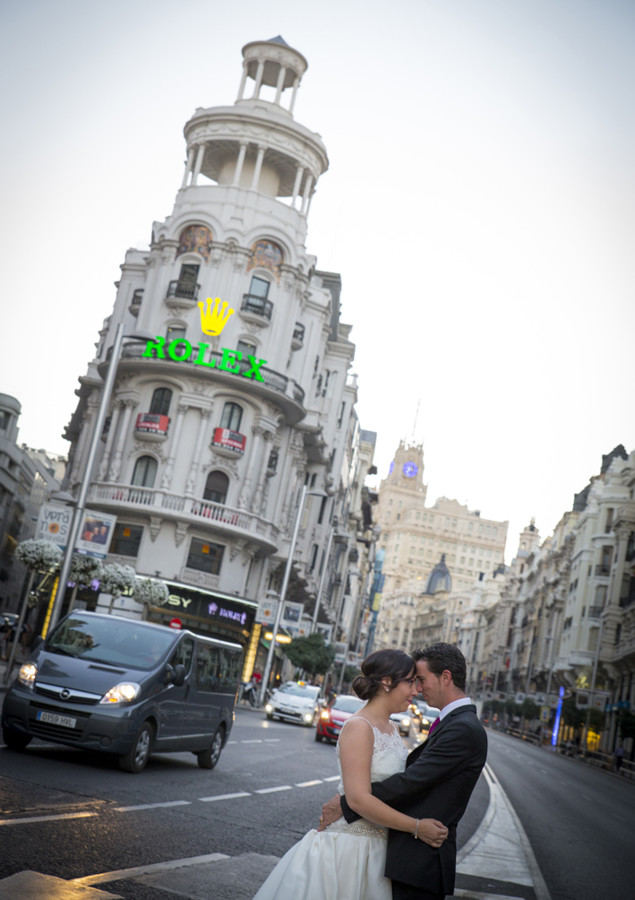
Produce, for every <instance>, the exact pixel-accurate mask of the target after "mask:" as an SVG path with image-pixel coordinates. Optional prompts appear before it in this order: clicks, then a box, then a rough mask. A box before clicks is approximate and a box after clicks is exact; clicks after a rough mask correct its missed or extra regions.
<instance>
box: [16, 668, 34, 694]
mask: <svg viewBox="0 0 635 900" xmlns="http://www.w3.org/2000/svg"><path fill="white" fill-rule="evenodd" d="M36 675H37V666H36V665H35V663H32V662H26V663H22V665H21V666H20V671H19V672H18V681H19V682H20V684H23V685H24V687H27V688H29V690H31V691H32V690H33V685H34V684H35V676H36Z"/></svg>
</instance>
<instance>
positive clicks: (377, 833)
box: [326, 819, 388, 840]
mask: <svg viewBox="0 0 635 900" xmlns="http://www.w3.org/2000/svg"><path fill="white" fill-rule="evenodd" d="M326 831H330V832H331V833H333V832H341V833H342V834H358V835H363V836H364V837H379V838H383V839H384V840H387V839H388V829H387V828H382V827H381V825H375V824H373V822H369V821H368V820H367V819H358V820H357V821H356V822H351V823H350V824H349V823H348V822H339V821H338V822H333V824H332V825H329V826H328V828H327V829H326Z"/></svg>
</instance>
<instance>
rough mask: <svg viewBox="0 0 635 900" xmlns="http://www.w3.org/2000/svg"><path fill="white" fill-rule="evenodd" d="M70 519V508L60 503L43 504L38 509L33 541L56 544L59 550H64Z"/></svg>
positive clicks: (71, 515)
mask: <svg viewBox="0 0 635 900" xmlns="http://www.w3.org/2000/svg"><path fill="white" fill-rule="evenodd" d="M72 518H73V510H72V507H70V506H63V505H62V504H60V503H45V504H44V505H43V506H42V507H41V508H40V514H39V516H38V519H37V526H36V529H35V539H36V540H38V541H50V542H51V543H52V544H57V546H58V547H59V548H60V550H65V549H66V541H67V540H68V532H69V529H70V527H71V519H72Z"/></svg>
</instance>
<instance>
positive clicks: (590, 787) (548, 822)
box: [488, 731, 635, 900]
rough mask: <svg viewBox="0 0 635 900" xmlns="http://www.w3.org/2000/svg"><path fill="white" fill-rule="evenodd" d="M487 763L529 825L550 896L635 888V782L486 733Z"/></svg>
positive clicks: (600, 899) (592, 895)
mask: <svg viewBox="0 0 635 900" xmlns="http://www.w3.org/2000/svg"><path fill="white" fill-rule="evenodd" d="M488 738H489V755H488V762H489V764H490V766H491V768H492V769H493V771H494V773H495V775H496V777H497V778H498V779H499V781H500V783H501V785H502V787H503V789H504V790H505V792H506V794H507V796H508V797H509V799H510V800H511V802H512V805H513V807H514V810H515V812H516V814H517V815H518V817H519V818H520V821H521V823H522V825H523V828H524V829H525V832H526V834H527V836H528V838H529V841H530V843H531V847H532V849H533V852H534V854H535V856H536V860H537V862H538V865H539V867H540V870H541V872H542V876H543V878H544V879H545V882H546V883H547V887H548V888H549V892H550V894H551V898H552V900H626V898H628V897H632V896H633V895H634V894H633V892H634V890H635V889H634V888H633V885H634V884H635V852H634V847H633V836H634V835H635V784H633V783H632V782H630V781H627V780H626V779H625V778H620V777H618V776H617V775H614V774H612V773H609V772H605V771H603V770H601V769H597V768H593V767H591V766H588V765H586V764H585V763H582V762H580V761H578V760H575V759H571V758H569V757H564V756H561V755H559V754H555V753H553V752H551V751H550V750H549V749H546V748H541V747H536V746H534V745H532V744H529V743H526V742H525V741H520V740H517V739H516V738H512V737H508V736H507V735H504V734H500V733H497V732H494V731H489V732H488Z"/></svg>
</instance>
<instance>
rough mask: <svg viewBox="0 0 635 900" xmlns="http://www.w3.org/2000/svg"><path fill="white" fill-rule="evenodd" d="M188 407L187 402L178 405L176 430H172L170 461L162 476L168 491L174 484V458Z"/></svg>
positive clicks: (164, 486)
mask: <svg viewBox="0 0 635 900" xmlns="http://www.w3.org/2000/svg"><path fill="white" fill-rule="evenodd" d="M188 409H189V405H188V404H187V403H179V405H178V407H177V413H176V422H175V423H174V430H173V432H172V439H171V441H170V454H169V456H168V461H167V463H166V466H165V469H164V472H163V477H162V478H161V487H162V488H163V490H166V491H169V489H170V486H171V485H172V475H173V474H174V458H175V454H176V451H177V450H178V448H179V439H180V436H181V428H182V426H183V419H184V418H185V413H186V412H187V411H188Z"/></svg>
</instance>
